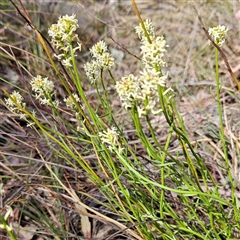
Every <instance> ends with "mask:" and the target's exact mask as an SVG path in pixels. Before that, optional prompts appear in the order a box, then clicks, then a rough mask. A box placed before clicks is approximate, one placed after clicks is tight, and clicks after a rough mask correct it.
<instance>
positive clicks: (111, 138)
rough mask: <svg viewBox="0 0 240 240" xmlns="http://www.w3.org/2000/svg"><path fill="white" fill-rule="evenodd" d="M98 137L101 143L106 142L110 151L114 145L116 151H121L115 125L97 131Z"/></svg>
mask: <svg viewBox="0 0 240 240" xmlns="http://www.w3.org/2000/svg"><path fill="white" fill-rule="evenodd" d="M98 135H99V137H100V139H101V140H102V142H103V143H105V144H107V146H108V148H109V149H110V151H113V149H114V146H115V147H117V148H118V151H119V152H120V153H121V152H122V151H123V148H121V146H120V145H119V142H118V137H119V134H118V133H117V129H116V128H115V127H112V128H108V129H107V130H106V131H103V132H99V134H98Z"/></svg>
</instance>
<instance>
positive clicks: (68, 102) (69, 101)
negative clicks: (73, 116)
mask: <svg viewBox="0 0 240 240" xmlns="http://www.w3.org/2000/svg"><path fill="white" fill-rule="evenodd" d="M72 96H73V97H74V99H75V101H76V102H80V99H79V97H78V95H77V94H76V93H73V94H72ZM63 101H64V102H65V103H66V105H67V107H69V108H72V109H76V104H75V102H74V101H73V99H72V97H71V96H69V97H68V98H65V99H64V100H63Z"/></svg>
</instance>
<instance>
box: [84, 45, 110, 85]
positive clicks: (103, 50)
mask: <svg viewBox="0 0 240 240" xmlns="http://www.w3.org/2000/svg"><path fill="white" fill-rule="evenodd" d="M90 53H91V54H92V57H93V58H94V59H93V60H92V61H91V62H88V63H86V64H85V65H84V70H85V72H86V75H87V77H88V78H89V80H90V81H91V83H95V82H96V80H97V79H98V78H99V77H100V73H101V71H102V70H104V69H107V70H109V69H110V68H111V67H112V66H113V65H114V58H113V57H112V55H111V54H110V53H109V52H108V49H107V45H106V43H105V42H104V41H99V42H98V43H96V44H95V45H94V46H93V47H92V48H91V49H90Z"/></svg>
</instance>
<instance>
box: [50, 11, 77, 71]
mask: <svg viewBox="0 0 240 240" xmlns="http://www.w3.org/2000/svg"><path fill="white" fill-rule="evenodd" d="M77 28H78V20H77V19H76V15H75V14H73V15H71V16H68V15H65V16H62V17H59V19H58V22H57V24H53V25H52V26H51V27H50V28H49V30H48V34H49V36H50V37H51V38H52V40H51V43H52V44H53V46H54V47H55V48H57V49H59V51H60V53H59V54H58V55H56V54H55V56H56V57H57V58H58V60H59V61H61V62H62V64H63V65H64V66H66V67H72V61H71V52H70V47H71V46H72V45H73V42H76V43H77V46H76V47H75V48H73V50H72V51H73V53H75V52H76V51H77V50H79V51H81V43H80V41H79V38H78V35H77V34H76V33H75V31H76V30H77Z"/></svg>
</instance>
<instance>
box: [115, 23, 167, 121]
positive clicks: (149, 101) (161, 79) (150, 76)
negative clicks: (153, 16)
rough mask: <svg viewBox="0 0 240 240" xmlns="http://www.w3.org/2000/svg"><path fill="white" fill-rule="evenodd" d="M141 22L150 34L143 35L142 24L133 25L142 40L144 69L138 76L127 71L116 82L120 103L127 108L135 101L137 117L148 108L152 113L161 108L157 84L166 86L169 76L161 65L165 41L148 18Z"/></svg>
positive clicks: (164, 64) (162, 63)
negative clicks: (127, 73)
mask: <svg viewBox="0 0 240 240" xmlns="http://www.w3.org/2000/svg"><path fill="white" fill-rule="evenodd" d="M144 26H145V29H146V31H147V33H148V36H149V37H147V36H146V35H145V31H144V29H143V28H142V26H141V24H140V25H139V26H137V27H136V28H135V29H136V33H137V34H138V36H139V38H140V40H141V47H140V49H141V55H142V64H143V70H142V71H141V72H140V76H139V77H136V76H133V75H132V74H130V75H129V76H127V77H123V78H122V79H121V81H119V82H117V83H116V90H117V92H118V95H119V97H120V99H121V101H122V104H123V106H124V107H125V108H126V109H129V108H131V107H132V105H133V104H136V106H137V110H138V115H139V117H141V116H143V115H146V114H148V112H149V111H150V112H152V113H153V114H157V113H159V112H160V111H161V109H159V107H158V103H159V97H158V86H162V87H165V85H166V80H167V77H168V76H167V75H164V74H163V73H162V67H165V66H166V61H165V60H164V55H165V53H166V48H167V47H168V46H167V45H166V41H165V40H164V38H163V37H162V36H161V37H158V36H155V33H154V27H153V24H152V22H151V21H150V20H146V21H145V22H144Z"/></svg>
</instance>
